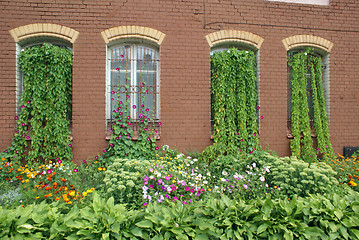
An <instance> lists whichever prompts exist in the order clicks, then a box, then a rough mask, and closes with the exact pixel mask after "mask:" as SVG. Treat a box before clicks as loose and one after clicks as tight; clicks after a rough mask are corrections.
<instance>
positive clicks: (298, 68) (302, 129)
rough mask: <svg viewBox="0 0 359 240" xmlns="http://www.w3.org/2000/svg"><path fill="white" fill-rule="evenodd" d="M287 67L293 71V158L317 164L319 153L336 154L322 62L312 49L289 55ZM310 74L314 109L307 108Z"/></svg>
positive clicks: (291, 146)
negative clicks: (311, 127) (312, 134)
mask: <svg viewBox="0 0 359 240" xmlns="http://www.w3.org/2000/svg"><path fill="white" fill-rule="evenodd" d="M288 65H289V66H290V68H291V70H292V76H291V79H290V81H291V85H292V100H291V101H292V102H291V104H292V108H291V132H292V135H293V137H294V138H293V139H292V140H291V144H290V148H291V151H292V155H293V156H297V157H301V158H303V159H305V160H307V161H309V162H313V161H315V160H316V159H317V155H319V154H330V155H333V150H332V146H331V143H330V138H329V128H328V121H327V114H326V105H325V96H324V91H323V80H322V67H323V64H322V59H321V57H319V56H317V55H315V54H313V50H312V49H308V50H307V51H305V52H296V53H293V52H289V53H288ZM308 67H309V68H308ZM308 69H309V70H308ZM308 72H309V74H310V77H311V88H312V99H313V106H308V99H307V84H306V83H307V74H308ZM309 107H313V112H314V117H313V121H314V128H315V133H316V136H317V141H318V149H317V150H318V153H319V154H317V153H316V151H314V149H313V141H312V138H311V129H310V123H309Z"/></svg>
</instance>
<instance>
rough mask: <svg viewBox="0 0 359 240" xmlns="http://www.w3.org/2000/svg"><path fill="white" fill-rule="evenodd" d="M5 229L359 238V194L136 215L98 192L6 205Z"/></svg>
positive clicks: (60, 233)
mask: <svg viewBox="0 0 359 240" xmlns="http://www.w3.org/2000/svg"><path fill="white" fill-rule="evenodd" d="M0 229H1V231H0V238H1V239H221V240H222V239H359V194H358V193H356V192H352V194H350V195H347V196H342V195H338V194H329V195H311V196H309V197H306V198H302V197H293V198H292V199H291V200H290V201H289V200H288V199H286V198H282V199H281V198H278V199H271V197H270V196H268V197H267V198H266V199H257V200H250V201H245V200H242V199H239V200H235V199H233V200H230V199H229V198H227V197H223V198H221V199H216V198H208V199H206V200H205V201H202V202H197V203H193V204H189V205H183V204H181V203H180V202H177V203H173V202H171V203H169V204H168V205H161V204H159V203H157V202H154V203H153V204H149V205H148V207H147V208H146V209H142V210H131V211H129V210H127V209H126V208H125V206H124V205H122V204H119V205H116V204H114V199H113V198H112V197H110V198H109V199H107V200H106V199H104V198H101V197H100V196H99V195H97V194H95V195H94V197H93V201H92V202H90V203H88V204H78V205H73V206H71V205H66V204H59V203H52V204H46V203H45V202H43V203H41V204H36V205H29V206H26V207H25V208H22V207H17V208H15V209H5V208H3V207H0Z"/></svg>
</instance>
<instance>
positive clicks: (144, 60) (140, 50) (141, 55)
mask: <svg viewBox="0 0 359 240" xmlns="http://www.w3.org/2000/svg"><path fill="white" fill-rule="evenodd" d="M136 59H137V66H136V67H137V70H138V71H139V70H152V71H155V70H156V68H157V52H156V51H155V50H153V49H151V48H147V47H137V58H136Z"/></svg>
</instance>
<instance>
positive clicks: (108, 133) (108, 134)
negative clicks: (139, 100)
mask: <svg viewBox="0 0 359 240" xmlns="http://www.w3.org/2000/svg"><path fill="white" fill-rule="evenodd" d="M153 124H154V130H155V131H156V133H155V139H156V140H160V139H161V126H160V125H159V122H155V123H149V124H148V128H149V129H152V128H153ZM111 125H112V124H109V123H108V124H107V131H106V136H105V140H106V141H110V140H111V135H112V133H111V131H110V129H111V127H110V126H111ZM139 129H140V125H139V123H132V130H133V136H132V138H131V140H134V141H137V140H138V137H139Z"/></svg>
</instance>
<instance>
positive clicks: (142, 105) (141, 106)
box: [141, 83, 145, 107]
mask: <svg viewBox="0 0 359 240" xmlns="http://www.w3.org/2000/svg"><path fill="white" fill-rule="evenodd" d="M142 84H144V83H142ZM144 106H145V105H144V104H142V105H141V107H144Z"/></svg>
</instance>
